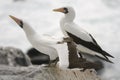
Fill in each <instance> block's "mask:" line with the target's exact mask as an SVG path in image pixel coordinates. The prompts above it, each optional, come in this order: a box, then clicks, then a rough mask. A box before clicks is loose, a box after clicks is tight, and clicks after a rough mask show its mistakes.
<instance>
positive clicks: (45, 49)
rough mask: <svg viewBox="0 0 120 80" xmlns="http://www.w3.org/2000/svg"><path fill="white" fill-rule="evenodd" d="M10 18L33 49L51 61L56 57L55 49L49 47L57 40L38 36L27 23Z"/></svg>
mask: <svg viewBox="0 0 120 80" xmlns="http://www.w3.org/2000/svg"><path fill="white" fill-rule="evenodd" d="M10 17H11V18H12V19H13V20H14V21H15V22H16V23H17V24H18V25H19V26H20V27H21V28H22V29H23V30H24V32H25V34H26V37H27V39H28V41H29V42H30V43H31V44H32V46H33V47H34V48H35V49H37V50H38V51H40V52H42V53H44V54H47V55H49V57H50V60H51V61H54V60H55V59H56V58H57V57H58V54H57V51H56V49H55V48H54V47H51V45H53V44H56V43H57V42H58V41H59V40H57V39H55V38H53V37H51V36H47V35H39V34H38V33H37V32H36V31H35V30H34V29H33V28H32V27H31V26H30V25H29V24H28V23H26V22H24V21H22V20H21V19H18V18H16V17H14V16H11V15H10Z"/></svg>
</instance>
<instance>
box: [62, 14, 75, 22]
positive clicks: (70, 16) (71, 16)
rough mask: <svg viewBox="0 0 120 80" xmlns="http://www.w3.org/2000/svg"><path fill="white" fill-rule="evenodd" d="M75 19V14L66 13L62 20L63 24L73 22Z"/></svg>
mask: <svg viewBox="0 0 120 80" xmlns="http://www.w3.org/2000/svg"><path fill="white" fill-rule="evenodd" d="M74 18H75V12H71V13H67V14H65V16H64V17H63V18H62V20H63V21H64V22H73V20H74Z"/></svg>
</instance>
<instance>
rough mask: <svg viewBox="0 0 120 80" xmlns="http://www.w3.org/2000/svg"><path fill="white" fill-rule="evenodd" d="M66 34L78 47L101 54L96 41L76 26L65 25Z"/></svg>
mask: <svg viewBox="0 0 120 80" xmlns="http://www.w3.org/2000/svg"><path fill="white" fill-rule="evenodd" d="M65 31H66V33H67V34H68V35H69V36H70V37H72V38H73V40H74V42H76V43H77V44H78V45H79V44H80V45H82V46H84V47H87V48H88V49H91V50H93V51H96V52H99V53H101V52H102V51H103V50H102V49H101V47H100V46H99V45H98V44H97V42H96V40H95V39H94V38H93V37H92V35H91V34H89V33H88V32H86V31H85V30H83V29H82V28H80V27H79V26H77V25H76V24H66V25H65Z"/></svg>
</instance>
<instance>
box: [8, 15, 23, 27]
mask: <svg viewBox="0 0 120 80" xmlns="http://www.w3.org/2000/svg"><path fill="white" fill-rule="evenodd" d="M9 17H10V18H12V19H13V20H14V21H15V22H16V23H17V24H18V25H19V26H21V25H22V24H21V22H22V20H20V19H18V18H16V17H14V16H11V15H9Z"/></svg>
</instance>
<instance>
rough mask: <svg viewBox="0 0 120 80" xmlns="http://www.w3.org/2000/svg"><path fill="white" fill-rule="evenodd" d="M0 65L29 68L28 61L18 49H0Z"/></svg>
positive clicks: (29, 63)
mask: <svg viewBox="0 0 120 80" xmlns="http://www.w3.org/2000/svg"><path fill="white" fill-rule="evenodd" d="M0 65H9V66H29V65H31V62H30V59H29V58H28V56H27V55H25V54H24V53H23V52H22V51H21V50H20V49H17V48H13V47H0Z"/></svg>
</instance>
